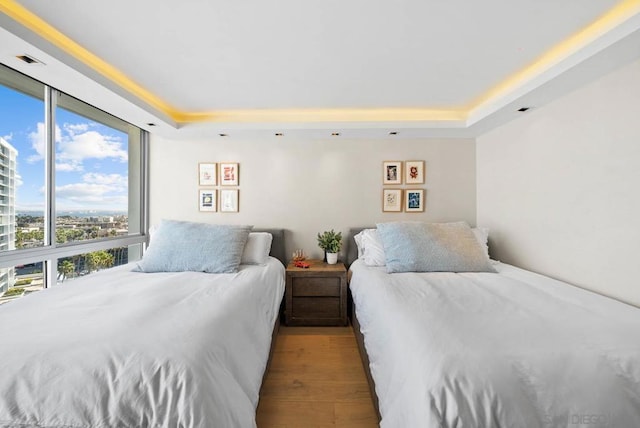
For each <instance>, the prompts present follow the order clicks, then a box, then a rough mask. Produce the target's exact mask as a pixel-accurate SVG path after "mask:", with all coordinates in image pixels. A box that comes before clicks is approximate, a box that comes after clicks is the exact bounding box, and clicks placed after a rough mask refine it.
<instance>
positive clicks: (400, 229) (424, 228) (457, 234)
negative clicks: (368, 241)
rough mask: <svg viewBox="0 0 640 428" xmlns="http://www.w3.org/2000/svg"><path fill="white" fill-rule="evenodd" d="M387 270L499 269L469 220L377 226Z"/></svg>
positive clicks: (476, 270) (455, 270) (461, 270)
mask: <svg viewBox="0 0 640 428" xmlns="http://www.w3.org/2000/svg"><path fill="white" fill-rule="evenodd" d="M377 227H378V235H379V236H380V239H381V240H382V245H383V246H384V253H385V258H386V265H387V272H389V273H396V272H495V269H494V268H493V267H492V266H491V263H490V262H489V258H488V257H487V255H486V254H485V252H484V250H483V249H482V247H481V246H480V245H479V244H478V241H477V239H476V237H475V235H474V234H473V231H472V230H471V228H470V227H469V225H468V224H467V223H465V222H456V223H422V222H395V223H380V224H378V225H377Z"/></svg>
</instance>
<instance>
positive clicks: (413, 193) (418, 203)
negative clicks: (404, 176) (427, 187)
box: [404, 189, 425, 213]
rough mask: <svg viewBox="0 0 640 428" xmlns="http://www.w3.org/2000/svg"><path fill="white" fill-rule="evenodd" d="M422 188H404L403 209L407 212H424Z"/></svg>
mask: <svg viewBox="0 0 640 428" xmlns="http://www.w3.org/2000/svg"><path fill="white" fill-rule="evenodd" d="M424 204H425V199H424V189H405V191H404V211H405V212H407V213H417V212H424Z"/></svg>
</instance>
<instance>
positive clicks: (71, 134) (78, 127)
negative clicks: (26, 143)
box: [27, 123, 129, 172]
mask: <svg viewBox="0 0 640 428" xmlns="http://www.w3.org/2000/svg"><path fill="white" fill-rule="evenodd" d="M55 134H56V138H55V140H56V168H57V169H58V170H59V171H65V172H67V171H83V170H84V167H83V162H84V161H85V160H86V159H113V160H116V161H118V162H123V163H125V162H127V160H128V158H129V155H128V153H127V150H125V149H123V148H122V146H123V143H122V140H121V138H119V137H114V136H110V135H104V134H101V133H99V132H98V131H95V130H92V129H91V125H90V124H86V123H78V124H69V123H65V124H64V125H63V126H62V128H60V127H59V126H57V125H56V131H55ZM29 140H30V141H31V148H32V149H33V150H34V152H35V154H33V155H31V156H29V157H28V158H27V162H30V163H34V162H37V161H40V160H42V159H44V153H45V126H44V123H38V124H37V126H36V131H35V132H31V133H30V134H29Z"/></svg>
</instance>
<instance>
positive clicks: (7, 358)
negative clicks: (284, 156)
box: [0, 257, 284, 428]
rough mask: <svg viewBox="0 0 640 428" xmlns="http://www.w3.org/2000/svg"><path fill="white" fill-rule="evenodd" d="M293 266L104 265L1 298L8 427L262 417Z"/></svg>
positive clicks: (0, 361)
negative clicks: (192, 268) (164, 268)
mask: <svg viewBox="0 0 640 428" xmlns="http://www.w3.org/2000/svg"><path fill="white" fill-rule="evenodd" d="M283 293H284V266H283V265H282V263H281V262H280V261H279V260H277V259H275V258H273V257H270V258H269V259H268V261H267V263H266V264H265V265H264V266H260V265H253V266H249V265H241V266H240V268H239V271H238V272H237V273H222V274H211V273H202V272H161V273H140V272H132V266H131V265H125V266H120V267H117V268H113V269H110V270H108V271H101V272H98V273H95V274H92V275H90V276H88V277H86V278H83V279H79V280H75V281H72V282H69V283H68V284H65V285H62V286H59V287H54V288H52V289H48V290H44V291H41V292H39V293H34V294H32V295H29V296H26V297H24V298H22V299H20V300H17V301H14V302H12V303H10V304H6V305H3V306H2V307H1V308H0V426H1V427H46V428H49V427H56V428H59V427H101V428H102V427H167V428H168V427H172V428H174V427H185V428H187V427H193V428H195V427H201V428H211V427H255V425H256V423H255V409H256V406H257V403H258V394H259V390H260V386H261V382H262V378H263V374H264V371H265V367H266V364H267V360H268V356H269V349H270V344H271V337H272V332H273V328H274V323H275V322H276V320H277V318H278V315H279V308H280V303H281V300H282V296H283Z"/></svg>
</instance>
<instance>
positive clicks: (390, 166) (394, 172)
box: [382, 161, 402, 184]
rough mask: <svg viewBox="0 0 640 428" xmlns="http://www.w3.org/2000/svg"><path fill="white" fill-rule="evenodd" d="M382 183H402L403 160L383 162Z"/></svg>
mask: <svg viewBox="0 0 640 428" xmlns="http://www.w3.org/2000/svg"><path fill="white" fill-rule="evenodd" d="M382 184H402V161H384V162H382Z"/></svg>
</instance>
